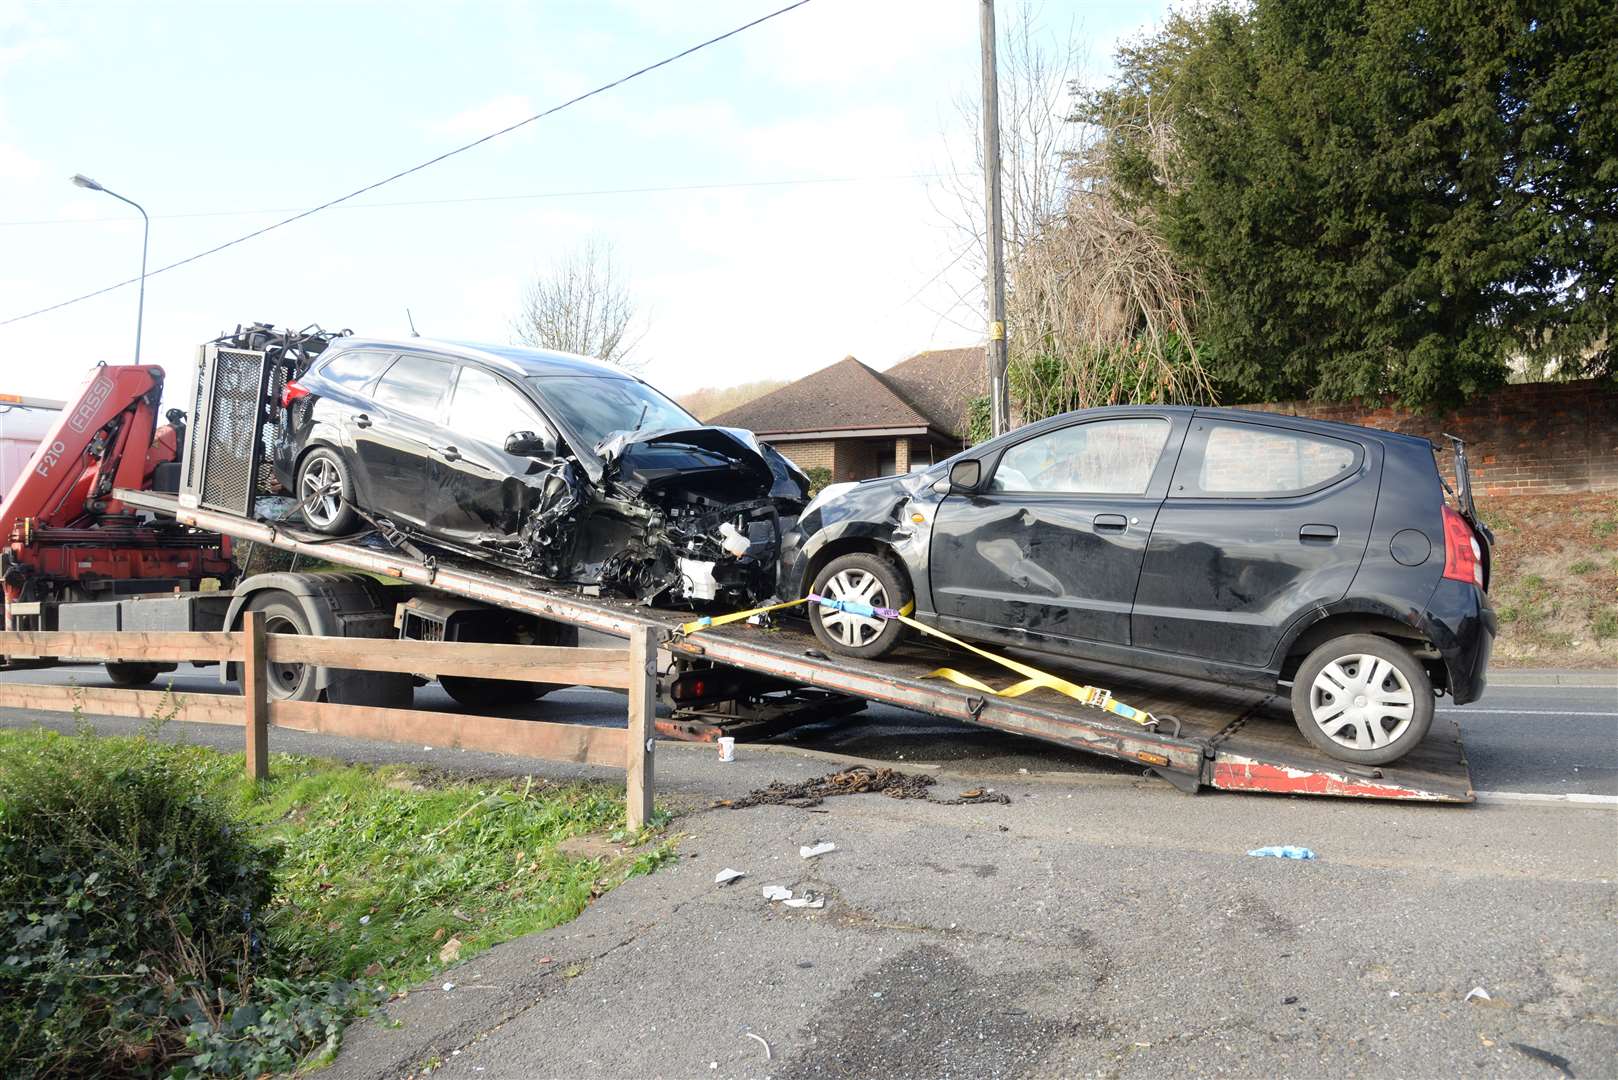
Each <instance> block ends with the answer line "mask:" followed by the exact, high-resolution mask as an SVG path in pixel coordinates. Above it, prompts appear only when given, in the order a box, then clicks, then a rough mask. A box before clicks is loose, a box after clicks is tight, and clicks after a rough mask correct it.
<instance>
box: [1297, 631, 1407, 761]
mask: <svg viewBox="0 0 1618 1080" xmlns="http://www.w3.org/2000/svg"><path fill="white" fill-rule="evenodd" d="M1309 710H1310V713H1311V714H1312V715H1313V717H1314V721H1315V723H1316V724H1317V725H1319V727H1320V730H1321V731H1323V732H1325V733H1326V737H1327V738H1329V739H1331V741H1332V742H1334V743H1337V744H1338V745H1339V746H1344V747H1347V748H1348V749H1350V750H1378V749H1381V748H1382V747H1384V746H1387V745H1388V744H1389V743H1391V742H1393V741H1394V740H1395V739H1397V738H1399V736H1401V735H1403V734H1404V733H1405V730H1406V729H1407V728H1409V727H1410V721H1411V720H1412V719H1413V718H1414V717H1415V715H1416V699H1415V695H1414V694H1413V693H1412V692H1411V690H1410V681H1409V680H1408V679H1406V678H1405V677H1404V673H1403V672H1401V671H1400V670H1399V669H1398V667H1397V666H1395V665H1394V664H1393V663H1391V662H1389V661H1387V660H1384V659H1383V658H1382V657H1380V656H1371V655H1370V654H1368V653H1356V654H1354V655H1351V656H1340V657H1338V658H1337V659H1336V660H1333V661H1332V662H1331V663H1329V664H1327V665H1326V666H1325V667H1323V668H1321V669H1320V674H1319V675H1316V676H1315V681H1314V685H1312V686H1311V687H1310V688H1309Z"/></svg>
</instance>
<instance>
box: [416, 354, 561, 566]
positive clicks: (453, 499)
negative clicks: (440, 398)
mask: <svg viewBox="0 0 1618 1080" xmlns="http://www.w3.org/2000/svg"><path fill="white" fill-rule="evenodd" d="M519 432H532V433H533V434H535V435H539V436H542V437H545V438H547V439H548V441H549V445H550V446H551V447H553V448H554V447H555V446H556V436H555V432H554V430H553V429H552V428H551V426H550V424H549V423H547V422H546V420H545V418H544V417H542V416H541V415H540V413H539V409H538V408H537V407H536V406H535V405H534V404H533V403H532V402H530V401H529V400H528V399H527V398H526V397H525V396H524V395H523V394H522V393H521V392H520V391H519V390H517V388H516V387H514V386H512V385H511V384H510V383H509V382H507V381H506V380H504V379H502V378H500V377H499V376H497V375H495V374H493V373H492V372H489V371H485V370H483V369H482V368H479V367H473V366H472V365H470V364H463V365H461V369H460V373H459V375H458V377H457V378H456V381H455V389H454V392H453V394H452V396H451V398H450V405H449V413H448V418H447V420H446V422H445V425H444V427H443V430H442V431H441V433H440V435H439V437H438V438H437V439H436V440H435V442H434V446H433V449H432V453H433V457H434V465H435V469H436V470H437V472H438V474H439V476H440V477H441V482H440V483H438V484H435V485H433V486H431V487H430V489H429V490H428V492H427V506H428V513H429V515H430V519H429V521H428V523H427V524H428V527H429V528H430V529H432V531H433V532H435V533H438V534H440V535H443V536H446V537H449V538H452V539H456V540H464V541H469V542H474V543H475V542H477V541H480V540H510V539H513V538H514V537H515V536H516V535H517V533H518V532H519V531H520V530H521V528H522V520H523V517H524V515H525V514H526V513H527V512H528V510H529V509H530V507H531V506H532V504H533V497H532V491H531V488H530V483H531V476H533V475H535V474H538V473H540V472H543V471H544V469H545V465H544V463H543V462H542V461H540V460H537V459H535V458H531V457H522V456H516V455H512V454H508V453H506V450H505V445H506V440H507V439H508V438H510V437H511V436H512V435H515V434H517V433H519Z"/></svg>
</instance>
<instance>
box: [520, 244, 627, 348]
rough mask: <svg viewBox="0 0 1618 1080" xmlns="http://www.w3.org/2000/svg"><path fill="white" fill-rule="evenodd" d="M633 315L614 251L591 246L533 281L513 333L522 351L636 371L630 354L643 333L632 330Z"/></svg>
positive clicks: (585, 247)
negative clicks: (530, 349) (586, 359)
mask: <svg viewBox="0 0 1618 1080" xmlns="http://www.w3.org/2000/svg"><path fill="white" fill-rule="evenodd" d="M636 314H637V309H636V307H635V303H634V301H633V300H632V299H631V297H630V293H629V289H628V287H627V285H626V283H625V282H624V280H623V277H622V274H621V273H620V272H619V270H618V268H617V267H616V266H615V265H614V263H613V258H612V246H611V245H610V244H606V243H602V242H599V241H596V240H591V241H589V242H588V243H586V244H585V245H584V246H583V247H581V248H579V249H577V250H576V251H574V252H572V253H571V254H569V255H568V256H566V257H565V258H563V259H561V260H559V261H558V262H557V263H556V264H555V265H554V266H553V267H552V268H551V270H550V272H549V273H548V274H545V275H541V276H539V277H537V278H535V280H534V281H533V283H532V284H530V285H529V286H528V290H527V292H526V293H525V294H524V295H523V303H522V309H521V311H519V312H518V314H517V318H516V319H515V320H514V321H513V322H512V326H511V329H512V333H513V334H514V335H515V336H516V338H517V340H518V341H519V342H521V343H522V344H524V345H529V346H532V347H534V348H537V349H556V350H558V351H561V352H571V353H578V354H580V355H581V356H591V357H594V358H595V359H597V360H600V361H602V362H604V363H608V364H616V365H618V366H619V367H622V368H626V369H628V370H630V371H638V370H639V369H640V368H641V367H643V366H644V361H641V360H638V359H636V358H634V356H633V353H634V351H635V347H636V346H637V345H639V344H640V342H641V340H642V338H643V337H644V336H645V331H644V329H642V328H640V327H638V326H637V325H636V318H635V317H636Z"/></svg>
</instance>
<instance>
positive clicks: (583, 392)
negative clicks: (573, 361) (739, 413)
mask: <svg viewBox="0 0 1618 1080" xmlns="http://www.w3.org/2000/svg"><path fill="white" fill-rule="evenodd" d="M528 385H530V386H532V387H533V388H534V389H535V390H536V391H538V392H539V396H540V397H541V398H543V399H544V401H545V404H546V405H548V406H550V409H551V413H552V415H554V416H556V417H557V418H558V419H560V420H561V421H562V423H564V424H566V425H567V426H568V427H570V428H572V429H573V433H574V434H575V435H577V436H578V438H579V442H580V443H581V444H583V446H584V447H588V448H590V449H594V448H595V446H596V444H597V443H599V442H601V440H603V439H605V438H606V437H607V436H608V435H611V434H612V433H613V432H615V431H635V430H637V429H638V430H640V431H657V430H659V429H662V428H684V427H701V426H702V422H701V421H700V420H698V419H697V418H696V417H694V416H692V415H691V414H690V413H688V412H686V411H685V410H684V409H682V408H680V407H679V406H678V405H676V404H674V402H672V401H670V400H669V399H668V398H666V397H664V396H663V395H662V394H659V393H658V392H657V391H656V390H653V389H652V388H651V387H650V386H647V385H646V384H645V383H643V382H637V381H636V380H634V379H615V378H612V377H611V376H602V375H531V376H529V378H528Z"/></svg>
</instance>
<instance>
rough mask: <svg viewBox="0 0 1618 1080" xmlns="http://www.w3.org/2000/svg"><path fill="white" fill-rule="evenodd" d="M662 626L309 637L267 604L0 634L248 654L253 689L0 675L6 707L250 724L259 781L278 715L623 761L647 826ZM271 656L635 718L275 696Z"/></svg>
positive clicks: (101, 647)
mask: <svg viewBox="0 0 1618 1080" xmlns="http://www.w3.org/2000/svg"><path fill="white" fill-rule="evenodd" d="M656 633H657V631H656V630H655V629H653V628H651V627H643V628H638V629H636V630H635V631H634V633H633V634H632V635H631V636H630V640H629V648H627V649H584V648H566V647H560V646H547V645H485V644H474V643H465V642H440V641H401V640H396V639H378V638H335V637H307V636H302V635H282V634H266V633H265V631H264V620H263V616H262V615H261V614H260V613H258V612H256V611H248V612H245V613H244V615H243V623H242V629H241V630H240V631H212V632H204V633H195V632H192V633H158V632H103V631H83V632H80V631H61V632H58V631H50V632H32V631H6V632H0V656H9V657H19V658H20V657H54V658H56V659H60V660H97V661H105V660H120V661H125V662H129V663H142V662H144V663H180V662H183V661H191V660H199V661H214V662H218V663H238V664H240V665H241V674H242V679H241V682H242V697H241V698H240V699H232V698H229V697H225V696H222V695H213V694H187V695H170V694H168V693H166V692H163V691H157V690H114V689H106V688H101V687H88V688H81V687H73V686H44V685H34V684H22V683H10V682H6V683H0V707H4V708H22V709H43V710H50V711H57V712H71V711H73V710H74V709H82V710H83V711H84V712H86V713H91V714H104V715H112V716H138V717H151V716H154V715H156V714H157V713H158V712H159V711H160V710H163V709H171V710H172V711H173V714H174V717H175V718H176V719H180V720H185V721H190V722H195V723H206V724H240V725H241V726H242V727H243V728H244V729H245V735H246V749H247V773H248V775H249V776H251V777H253V778H254V779H259V780H262V779H265V778H267V777H268V776H269V729H270V727H271V726H272V725H273V726H275V727H284V728H287V729H289V730H293V731H306V732H318V733H321V734H326V735H344V736H348V737H350V738H357V739H376V740H380V741H384V742H397V743H415V744H417V745H421V744H431V745H434V746H441V747H445V748H446V749H467V750H487V751H491V752H494V753H502V754H517V755H521V756H523V757H537V758H544V759H546V760H550V761H573V762H579V763H583V764H589V765H608V766H614V767H617V768H621V769H623V770H624V775H625V788H626V796H625V797H626V802H627V805H628V819H629V826H630V828H639V827H640V826H642V825H644V824H645V823H646V822H647V820H648V819H649V818H650V817H651V813H652V795H653V788H654V781H653V768H652V752H653V746H654V742H653V739H654V735H653V727H652V725H653V720H654V717H655V713H654V710H655V708H656V697H657V689H656V669H655V666H654V663H655V660H656V656H657V642H656ZM271 661H275V662H277V663H296V664H316V665H319V666H321V667H333V668H344V669H352V670H360V671H386V672H407V673H410V674H414V675H461V676H466V677H470V678H478V679H511V680H516V681H522V682H541V683H557V684H561V685H564V686H599V687H606V688H609V689H614V690H626V691H628V695H629V725H628V727H627V728H599V727H589V726H586V725H582V724H555V723H548V722H542V721H534V720H512V719H509V718H505V717H495V716H467V715H464V714H460V713H440V712H427V711H424V710H421V709H387V708H373V707H370V706H361V705H331V704H327V703H325V702H314V701H272V700H270V697H269V683H268V672H267V667H268V664H269V663H270V662H271Z"/></svg>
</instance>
